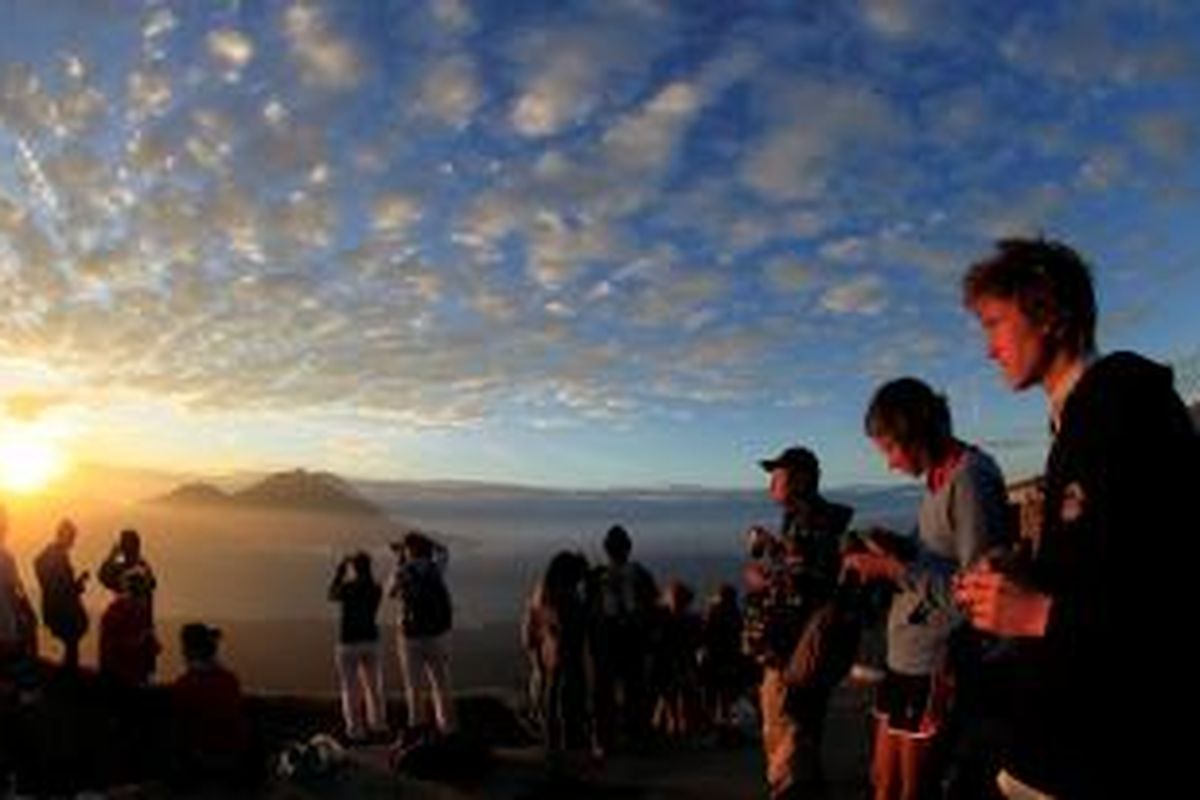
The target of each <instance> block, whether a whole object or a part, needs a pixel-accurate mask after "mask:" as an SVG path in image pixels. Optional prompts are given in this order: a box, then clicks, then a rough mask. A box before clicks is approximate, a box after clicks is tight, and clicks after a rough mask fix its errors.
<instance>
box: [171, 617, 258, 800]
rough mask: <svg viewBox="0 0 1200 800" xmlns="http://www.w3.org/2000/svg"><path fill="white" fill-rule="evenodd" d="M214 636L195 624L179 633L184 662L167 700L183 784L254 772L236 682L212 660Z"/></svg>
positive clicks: (231, 779) (236, 779)
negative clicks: (180, 673) (184, 665)
mask: <svg viewBox="0 0 1200 800" xmlns="http://www.w3.org/2000/svg"><path fill="white" fill-rule="evenodd" d="M220 638H221V632H220V631H219V630H218V629H216V628H212V627H209V626H208V625H204V624H202V623H199V622H192V623H189V624H187V625H184V626H183V628H182V630H181V632H180V639H181V641H182V645H183V657H184V660H185V661H186V664H187V666H186V669H185V670H184V673H183V674H182V675H180V676H179V677H178V678H176V679H175V682H174V683H172V684H171V687H170V700H171V721H172V730H173V732H174V742H173V744H174V750H175V756H176V768H177V769H176V777H177V778H178V779H179V780H180V781H181V782H184V783H208V782H219V783H225V784H228V783H245V782H248V781H249V780H250V779H251V778H252V777H253V776H254V774H255V769H254V767H255V763H254V758H253V752H252V751H253V748H252V738H251V731H250V724H249V721H248V719H247V717H246V713H245V708H244V704H243V701H242V689H241V684H240V683H239V682H238V679H237V676H236V675H234V674H233V673H232V672H231V671H230V670H228V669H226V668H225V667H224V666H223V665H222V664H221V663H220V662H219V660H218V658H217V649H218V645H219V643H220Z"/></svg>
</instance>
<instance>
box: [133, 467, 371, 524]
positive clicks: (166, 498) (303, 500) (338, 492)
mask: <svg viewBox="0 0 1200 800" xmlns="http://www.w3.org/2000/svg"><path fill="white" fill-rule="evenodd" d="M152 502H153V503H155V504H156V505H170V506H179V507H182V506H189V507H206V508H212V507H226V508H237V509H271V510H279V511H315V512H322V513H330V514H356V515H363V516H384V512H383V510H382V509H380V508H379V506H377V505H375V504H374V503H372V502H371V501H369V500H367V499H366V498H364V497H363V496H362V495H361V494H359V493H358V490H357V489H355V488H354V487H353V486H351V485H350V483H348V482H347V481H345V480H343V479H341V478H339V477H338V476H337V475H334V474H332V473H329V472H309V471H307V470H303V469H295V470H290V471H288V472H277V473H274V474H271V475H268V476H267V477H265V478H263V479H262V480H260V481H259V482H257V483H255V484H253V485H251V486H248V487H246V488H245V489H240V490H238V491H235V492H230V493H228V494H227V493H225V492H222V491H221V490H220V489H218V488H216V487H214V486H211V485H209V484H206V483H188V484H184V485H182V486H180V487H178V488H176V489H174V490H172V491H170V492H168V493H167V494H165V495H162V496H161V497H158V498H155V499H154V500H153V501H152Z"/></svg>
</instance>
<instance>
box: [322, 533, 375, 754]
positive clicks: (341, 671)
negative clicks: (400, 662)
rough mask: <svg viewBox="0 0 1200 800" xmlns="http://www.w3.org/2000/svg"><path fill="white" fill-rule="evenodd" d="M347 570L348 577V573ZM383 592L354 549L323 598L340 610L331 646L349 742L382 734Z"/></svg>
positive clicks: (367, 557) (368, 560) (367, 560)
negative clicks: (380, 616)
mask: <svg viewBox="0 0 1200 800" xmlns="http://www.w3.org/2000/svg"><path fill="white" fill-rule="evenodd" d="M351 572H353V575H350V574H349V573H351ZM382 599H383V589H382V588H381V587H380V585H379V583H378V582H377V581H376V580H375V577H374V576H373V575H372V574H371V556H370V554H368V553H365V552H363V551H361V550H360V551H359V552H357V553H354V554H353V555H350V556H347V557H345V558H343V559H342V560H341V561H339V562H338V565H337V569H336V570H335V571H334V574H333V582H332V583H330V584H329V600H330V601H331V602H334V603H337V604H338V605H339V607H340V609H341V616H340V618H339V623H338V643H337V648H336V656H337V672H338V682H339V685H340V688H341V695H342V724H343V725H344V726H345V729H346V738H347V739H349V740H350V742H351V743H352V744H358V743H362V742H365V741H367V739H368V737H375V738H378V737H382V736H383V735H385V734H386V733H387V705H386V701H385V700H384V695H383V663H382V661H381V655H380V647H379V625H378V623H377V622H376V615H377V614H378V613H379V603H380V601H381V600H382Z"/></svg>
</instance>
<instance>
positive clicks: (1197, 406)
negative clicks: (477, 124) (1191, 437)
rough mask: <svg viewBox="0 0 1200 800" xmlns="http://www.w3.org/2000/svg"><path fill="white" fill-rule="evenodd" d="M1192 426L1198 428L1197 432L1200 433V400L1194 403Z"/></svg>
mask: <svg viewBox="0 0 1200 800" xmlns="http://www.w3.org/2000/svg"><path fill="white" fill-rule="evenodd" d="M1190 410H1191V412H1192V424H1193V425H1195V426H1196V430H1197V431H1200V400H1197V401H1196V402H1194V403H1192V407H1191V409H1190Z"/></svg>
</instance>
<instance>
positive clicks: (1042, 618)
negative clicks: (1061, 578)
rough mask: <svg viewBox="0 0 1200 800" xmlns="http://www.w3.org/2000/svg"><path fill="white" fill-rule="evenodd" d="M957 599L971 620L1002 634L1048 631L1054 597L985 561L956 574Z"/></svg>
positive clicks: (1024, 634)
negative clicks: (960, 573) (1016, 579)
mask: <svg viewBox="0 0 1200 800" xmlns="http://www.w3.org/2000/svg"><path fill="white" fill-rule="evenodd" d="M954 601H955V602H956V603H958V605H959V607H960V608H961V609H962V611H963V613H964V614H966V616H967V619H968V620H970V622H971V624H972V625H973V626H975V627H976V628H978V629H979V630H981V631H984V632H986V633H994V634H996V635H998V636H1014V637H1015V636H1031V637H1041V636H1044V635H1045V634H1046V624H1047V622H1048V621H1049V620H1050V607H1051V605H1052V602H1053V601H1052V599H1051V598H1050V597H1049V596H1048V595H1044V594H1041V593H1039V592H1035V591H1032V590H1030V589H1027V588H1025V587H1024V586H1022V585H1020V584H1018V583H1017V582H1016V581H1014V580H1013V579H1012V578H1011V577H1009V576H1008V575H1005V574H1004V573H1002V572H997V571H996V570H995V569H993V568H992V566H991V564H990V563H988V562H987V561H984V562H983V563H982V564H980V565H979V566H978V567H975V568H974V569H971V570H969V571H967V572H966V573H963V574H962V575H961V576H959V577H956V578H955V581H954Z"/></svg>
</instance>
